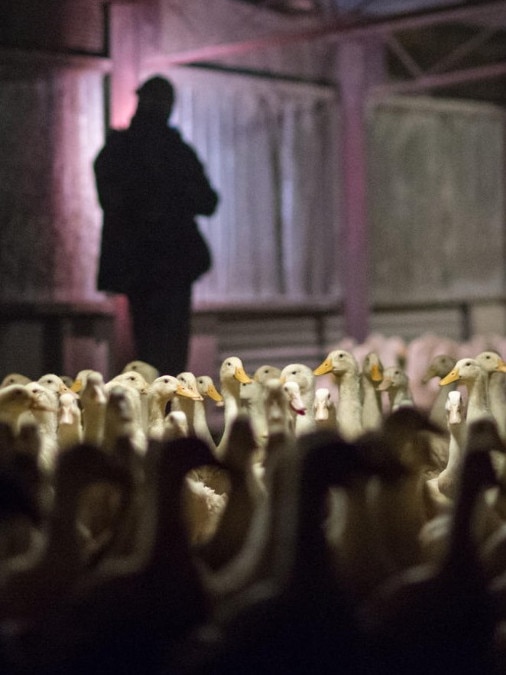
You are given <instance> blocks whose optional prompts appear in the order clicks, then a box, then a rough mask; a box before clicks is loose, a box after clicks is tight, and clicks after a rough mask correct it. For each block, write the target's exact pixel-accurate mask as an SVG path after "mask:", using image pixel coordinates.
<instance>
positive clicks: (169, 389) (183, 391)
mask: <svg viewBox="0 0 506 675" xmlns="http://www.w3.org/2000/svg"><path fill="white" fill-rule="evenodd" d="M176 396H180V397H181V399H183V398H184V399H188V400H190V401H198V400H201V398H202V397H201V395H200V394H199V392H198V391H197V390H196V389H190V388H189V387H187V386H185V384H184V383H183V382H182V381H181V380H179V379H178V378H177V377H174V375H161V376H160V377H157V378H156V379H155V380H154V381H153V382H152V383H151V384H150V385H149V387H148V391H147V400H148V437H149V438H151V439H158V440H161V439H162V438H163V437H164V435H165V432H166V419H165V418H166V416H167V414H168V412H170V411H169V408H170V407H171V404H172V402H173V401H174V399H175V397H176ZM181 412H184V413H185V416H186V417H187V423H188V424H190V421H188V416H187V414H186V411H185V410H181Z"/></svg>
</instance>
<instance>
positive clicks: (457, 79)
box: [373, 61, 506, 95]
mask: <svg viewBox="0 0 506 675" xmlns="http://www.w3.org/2000/svg"><path fill="white" fill-rule="evenodd" d="M505 75H506V62H505V61H500V62H499V63H491V64H489V65H486V66H477V67H476V68H465V69H462V70H455V71H453V72H451V73H438V74H434V75H422V76H421V77H418V78H416V79H415V80H406V81H402V82H390V83H388V84H382V85H379V86H377V87H374V88H373V94H375V95H386V94H407V93H416V92H419V91H426V90H428V89H440V88H441V87H452V86H454V85H457V84H464V83H465V82H474V81H476V80H490V79H493V78H494V77H504V76H505Z"/></svg>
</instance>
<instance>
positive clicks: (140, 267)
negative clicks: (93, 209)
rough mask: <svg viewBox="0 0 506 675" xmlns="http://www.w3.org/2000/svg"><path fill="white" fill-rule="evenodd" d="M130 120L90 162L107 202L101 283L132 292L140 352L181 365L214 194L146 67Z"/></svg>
mask: <svg viewBox="0 0 506 675" xmlns="http://www.w3.org/2000/svg"><path fill="white" fill-rule="evenodd" d="M136 93H137V95H138V106H137V110H136V112H135V114H134V116H133V117H132V120H131V122H130V126H129V127H128V128H127V129H125V130H113V131H111V133H110V134H109V136H108V138H107V141H106V144H105V146H104V147H103V148H102V150H101V151H100V153H99V154H98V156H97V158H96V160H95V163H94V169H95V177H96V184H97V191H98V196H99V201H100V204H101V206H102V209H103V212H104V222H103V230H102V243H101V252H100V263H99V271H98V281H97V286H98V289H99V290H103V291H111V292H115V293H124V294H125V295H127V296H128V300H129V304H130V313H131V317H132V322H133V329H134V336H135V343H136V358H137V359H141V360H143V361H147V362H148V363H151V364H152V365H153V366H155V367H156V368H158V370H159V371H160V373H162V374H169V375H177V374H178V373H180V372H181V371H184V370H186V369H187V358H188V346H189V337H190V313H191V291H192V284H193V282H194V281H195V280H196V279H197V278H198V277H199V276H201V275H202V274H203V273H204V272H206V271H207V270H208V269H209V268H210V266H211V257H210V253H209V249H208V247H207V244H206V242H205V241H204V240H203V238H202V236H201V235H200V233H199V231H198V227H197V224H196V222H195V216H196V215H198V214H201V215H206V216H209V215H211V214H212V213H214V211H215V209H216V206H217V204H218V195H217V193H216V191H215V190H214V189H213V187H212V186H211V184H210V182H209V180H208V178H207V176H206V173H205V171H204V168H203V166H202V164H201V162H200V160H199V158H198V157H197V155H196V153H195V151H194V150H193V148H191V147H190V146H189V145H187V144H186V143H185V142H184V141H183V139H182V138H181V136H180V134H179V132H178V131H177V130H176V129H174V128H173V127H170V126H168V118H169V117H170V114H171V112H172V108H173V105H174V88H173V86H172V84H171V83H170V82H169V81H168V80H167V79H165V78H163V77H159V76H156V77H152V78H150V79H149V80H147V81H146V82H144V84H142V86H141V87H139V89H137V91H136Z"/></svg>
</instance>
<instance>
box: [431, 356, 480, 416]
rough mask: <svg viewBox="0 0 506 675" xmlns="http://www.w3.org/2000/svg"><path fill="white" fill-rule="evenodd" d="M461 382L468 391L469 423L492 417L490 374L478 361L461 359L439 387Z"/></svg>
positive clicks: (440, 382)
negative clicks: (489, 388) (489, 389)
mask: <svg viewBox="0 0 506 675" xmlns="http://www.w3.org/2000/svg"><path fill="white" fill-rule="evenodd" d="M450 382H461V383H463V384H464V385H465V387H466V390H467V414H466V421H467V423H468V424H469V423H471V422H474V421H475V420H477V419H480V418H482V417H489V418H490V417H492V411H491V410H490V404H489V400H488V373H487V371H486V370H485V369H484V368H483V367H482V366H481V365H480V364H479V363H478V361H476V359H471V358H464V359H459V360H458V361H457V363H456V364H455V367H454V368H452V370H451V371H450V372H449V373H448V375H446V377H443V378H442V379H441V380H440V381H439V386H441V387H442V386H445V385H446V384H449V383H450Z"/></svg>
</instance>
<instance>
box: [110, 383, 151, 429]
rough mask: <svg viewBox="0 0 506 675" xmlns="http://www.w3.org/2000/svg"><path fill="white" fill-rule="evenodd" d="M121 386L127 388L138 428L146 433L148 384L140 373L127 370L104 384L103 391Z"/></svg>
mask: <svg viewBox="0 0 506 675" xmlns="http://www.w3.org/2000/svg"><path fill="white" fill-rule="evenodd" d="M118 384H119V385H121V386H124V387H126V388H127V394H128V395H129V396H131V398H132V404H133V406H134V410H135V415H136V418H137V421H138V424H139V428H140V429H142V430H143V431H144V433H147V428H148V397H147V394H148V391H149V384H148V383H147V382H146V379H145V378H144V376H143V375H141V373H138V372H136V371H135V370H127V371H125V372H123V373H120V374H119V375H116V376H115V377H113V378H112V379H111V380H109V381H108V382H106V384H105V390H106V391H110V389H111V388H112V387H115V386H117V385H118Z"/></svg>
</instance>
